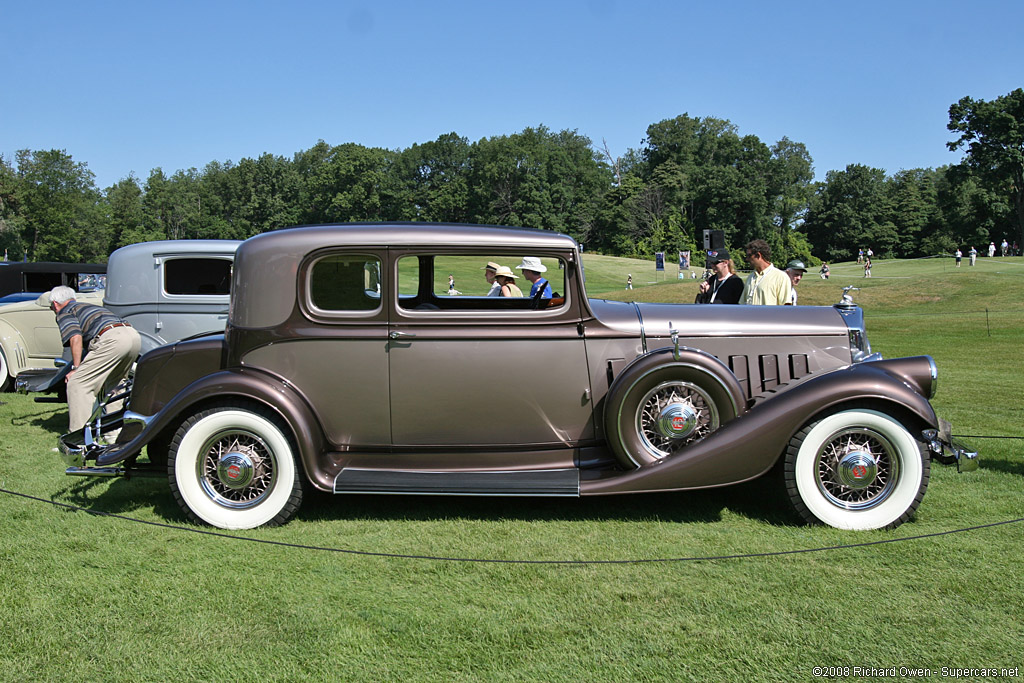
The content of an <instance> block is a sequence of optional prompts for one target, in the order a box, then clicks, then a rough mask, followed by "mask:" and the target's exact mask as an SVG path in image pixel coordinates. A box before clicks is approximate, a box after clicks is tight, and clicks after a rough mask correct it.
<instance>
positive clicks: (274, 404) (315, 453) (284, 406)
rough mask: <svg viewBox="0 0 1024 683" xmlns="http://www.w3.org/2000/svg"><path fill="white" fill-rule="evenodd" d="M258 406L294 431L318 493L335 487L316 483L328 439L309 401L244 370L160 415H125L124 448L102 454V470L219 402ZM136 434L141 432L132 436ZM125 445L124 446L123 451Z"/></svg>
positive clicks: (195, 390)
mask: <svg viewBox="0 0 1024 683" xmlns="http://www.w3.org/2000/svg"><path fill="white" fill-rule="evenodd" d="M232 400H237V401H239V402H240V403H244V402H257V403H260V404H262V405H264V406H266V407H267V408H269V409H270V410H273V411H274V412H275V413H277V414H278V415H279V416H280V417H281V418H282V419H283V420H284V421H285V422H286V423H287V424H288V426H289V427H290V429H291V431H292V435H293V436H294V437H295V442H296V445H297V446H298V448H299V457H300V458H301V459H302V461H303V464H304V465H305V468H306V472H307V473H308V474H309V476H310V477H311V480H312V481H313V483H314V484H315V485H316V486H317V487H318V488H330V486H331V485H332V483H333V482H326V481H325V482H321V481H319V480H318V479H313V477H314V475H315V473H316V472H317V471H319V468H318V467H317V466H316V462H317V458H318V457H319V456H320V455H321V454H322V453H323V452H324V450H325V448H324V443H325V440H324V436H323V431H322V430H321V429H320V424H319V422H318V421H317V419H316V416H315V415H314V414H313V412H312V410H311V409H310V407H309V405H308V404H307V403H306V401H305V399H303V398H302V396H300V395H299V394H298V393H297V392H296V391H295V390H294V389H293V388H292V386H291V385H290V384H288V383H287V382H285V381H283V380H281V379H280V378H277V377H274V376H272V375H269V374H267V373H264V372H260V371H258V370H252V369H248V368H238V369H233V370H223V371H220V372H216V373H213V374H210V375H206V376H204V377H202V378H201V379H198V380H196V381H195V382H193V383H191V384H189V385H188V386H186V387H185V388H184V389H182V390H181V391H180V392H178V394H177V395H175V396H174V398H172V399H171V400H170V401H169V402H168V403H167V404H166V405H165V406H164V407H163V408H162V409H161V410H160V412H158V413H157V414H155V415H140V414H138V413H133V412H131V411H128V412H126V413H125V416H124V423H125V426H124V432H126V433H127V436H128V438H129V439H130V441H127V442H125V435H124V434H122V436H121V437H120V438H119V439H118V441H119V443H118V446H119V447H118V448H117V449H116V450H112V451H109V452H106V453H103V454H101V455H100V456H99V457H98V458H97V459H96V464H97V465H98V466H101V467H103V466H108V465H113V464H116V463H119V462H121V461H123V460H126V459H127V458H128V457H130V456H131V455H134V454H137V453H139V452H140V451H141V450H142V448H143V447H144V446H146V445H147V444H148V443H149V442H150V441H152V440H153V439H154V438H156V437H157V435H159V434H161V433H163V432H165V431H167V430H170V431H173V430H176V429H177V428H178V426H179V425H180V424H181V423H182V422H183V421H184V420H186V419H187V418H188V417H189V416H190V415H192V414H194V413H195V412H198V411H200V410H203V409H204V408H205V407H206V406H208V405H210V404H212V403H214V402H231V401H232ZM132 432H137V433H136V434H134V435H133V434H132ZM121 444H124V445H123V446H121Z"/></svg>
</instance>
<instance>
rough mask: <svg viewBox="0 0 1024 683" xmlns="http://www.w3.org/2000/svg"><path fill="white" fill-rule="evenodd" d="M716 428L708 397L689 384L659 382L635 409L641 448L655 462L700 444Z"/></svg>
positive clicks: (715, 419) (712, 405) (713, 406)
mask: <svg viewBox="0 0 1024 683" xmlns="http://www.w3.org/2000/svg"><path fill="white" fill-rule="evenodd" d="M718 426H719V415H718V409H717V408H716V407H715V403H714V401H713V400H712V399H711V396H709V395H708V393H707V392H706V391H705V390H703V389H702V388H700V387H699V386H697V385H696V384H693V383H691V382H683V381H668V382H662V383H661V384H659V385H657V386H656V387H654V388H653V389H651V390H650V391H648V392H647V394H645V395H644V397H643V398H642V399H641V400H640V403H639V405H638V406H637V412H636V429H637V433H638V434H639V435H640V439H641V442H642V443H643V446H644V448H646V449H647V451H648V452H650V453H651V455H653V456H654V457H655V458H656V459H659V460H660V459H662V458H666V457H668V456H670V455H672V454H673V453H675V452H677V451H679V450H681V449H683V448H685V447H687V446H689V445H690V444H692V443H695V442H697V441H700V440H701V439H703V438H704V437H705V436H707V435H708V434H710V433H711V432H713V431H715V430H716V429H718Z"/></svg>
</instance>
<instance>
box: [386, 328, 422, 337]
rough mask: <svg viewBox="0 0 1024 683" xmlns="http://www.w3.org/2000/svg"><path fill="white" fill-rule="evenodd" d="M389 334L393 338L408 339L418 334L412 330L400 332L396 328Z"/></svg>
mask: <svg viewBox="0 0 1024 683" xmlns="http://www.w3.org/2000/svg"><path fill="white" fill-rule="evenodd" d="M388 336H389V337H391V338H392V339H407V338H409V337H415V336H416V335H415V334H412V333H410V332H399V331H398V330H395V331H394V332H392V333H391V334H389V335H388Z"/></svg>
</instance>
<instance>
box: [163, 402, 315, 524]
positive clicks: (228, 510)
mask: <svg viewBox="0 0 1024 683" xmlns="http://www.w3.org/2000/svg"><path fill="white" fill-rule="evenodd" d="M167 472H168V478H169V480H170V485H171V492H172V493H173V494H174V498H175V500H177V502H178V504H179V505H180V506H181V508H182V509H183V510H184V511H185V513H186V514H187V515H188V516H189V519H191V520H192V521H196V522H205V523H206V524H209V525H211V526H215V527H219V528H221V529H252V528H254V527H258V526H263V525H267V526H277V525H279V524H284V523H285V522H287V521H288V520H289V519H291V517H292V516H293V515H294V514H295V512H296V511H297V510H298V509H299V505H300V503H301V502H302V482H301V472H300V471H299V467H298V465H297V463H296V459H295V449H294V447H293V445H292V441H291V439H290V438H289V437H288V435H287V430H286V428H284V427H283V426H282V424H281V422H280V420H279V419H278V418H277V417H276V416H273V415H272V414H270V413H269V412H268V413H266V414H264V413H263V412H256V411H253V410H249V409H246V408H237V407H233V406H223V407H217V408H212V409H209V410H204V411H202V412H199V413H196V414H195V415H193V416H191V417H190V418H189V419H187V420H186V421H185V422H184V423H183V424H182V425H181V427H179V428H178V431H177V433H176V434H175V435H174V438H173V439H172V440H171V445H170V449H169V453H168V458H167Z"/></svg>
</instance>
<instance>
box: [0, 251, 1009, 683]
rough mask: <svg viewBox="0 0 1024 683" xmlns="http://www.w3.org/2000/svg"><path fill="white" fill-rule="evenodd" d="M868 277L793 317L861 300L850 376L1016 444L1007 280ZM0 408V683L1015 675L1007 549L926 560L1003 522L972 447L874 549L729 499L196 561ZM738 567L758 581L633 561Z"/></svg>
mask: <svg viewBox="0 0 1024 683" xmlns="http://www.w3.org/2000/svg"><path fill="white" fill-rule="evenodd" d="M584 259H585V263H586V266H587V280H588V287H589V290H590V292H591V294H592V295H595V296H603V297H607V298H619V299H623V298H631V299H636V300H643V301H676V302H690V301H692V300H693V296H694V295H695V293H696V282H693V281H685V282H678V281H670V282H668V283H658V284H653V285H650V286H647V282H649V281H654V280H655V278H654V277H653V275H654V269H653V264H651V263H644V262H639V261H623V260H617V259H612V258H610V257H601V256H597V255H586V256H585V257H584ZM965 264H966V259H965ZM513 265H514V264H513ZM642 268H647V269H648V271H647V272H645V271H643V270H642ZM630 272H632V273H633V281H634V286H635V287H636V289H634V290H633V291H632V292H626V291H625V290H624V289H623V288H624V285H625V276H626V274H628V273H630ZM668 272H669V273H671V274H674V272H675V270H674V268H673V269H670V270H669V271H668ZM873 274H874V277H873V278H872V279H870V280H865V279H863V277H860V275H862V272H859V271H858V269H857V266H856V264H835V265H834V267H833V276H832V279H831V280H830V281H828V282H825V281H822V280H820V279H818V278H817V276H816V275H814V274H813V273H812V274H811V277H808V278H806V279H805V280H804V282H802V283H801V284H800V286H799V292H800V300H801V302H802V303H806V304H811V303H815V304H831V303H834V302H835V301H837V300H838V298H839V295H840V292H841V288H842V286H843V285H845V284H854V285H856V286H859V287H862V290H861V291H860V292H855V293H854V294H855V298H856V300H857V301H858V302H859V303H861V304H862V305H863V306H864V309H865V314H866V318H867V324H868V333H869V336H870V339H871V342H872V345H873V347H874V349H875V350H876V351H881V352H882V353H883V355H885V356H886V357H894V356H900V355H916V354H921V353H927V354H930V355H932V356H933V357H935V359H936V361H937V363H938V365H939V392H938V395H937V396H936V398H935V400H934V405H935V406H936V409H937V411H938V412H939V413H940V415H943V416H944V417H947V418H949V419H951V420H952V421H953V425H954V433H957V434H975V435H984V436H1014V437H1022V436H1024V400H1022V398H1021V392H1022V389H1024V366H1022V363H1021V361H1020V356H1021V349H1022V347H1024V297H1022V296H1021V294H1022V292H1024V260H1022V259H992V260H990V259H985V258H982V259H979V260H978V266H977V267H975V268H973V269H971V268H969V267H968V266H966V265H964V267H963V268H960V269H954V268H953V267H952V259H948V263H947V262H945V261H938V260H924V261H900V262H896V261H892V262H889V261H879V262H877V263H876V264H875V267H874V270H873ZM472 275H473V274H472V273H470V272H469V271H467V272H466V273H465V276H464V277H466V278H470V277H471V276H472ZM475 275H476V276H480V273H479V272H478V271H477V272H476V273H475ZM458 277H460V276H457V278H458ZM481 281H482V278H481ZM986 309H987V310H988V314H987V315H986ZM0 402H3V405H0V425H2V427H0V488H3V489H6V490H9V491H14V492H18V493H21V494H25V495H27V496H34V497H36V498H39V499H42V500H41V501H40V500H34V499H29V498H24V497H20V496H15V495H11V494H7V493H0V520H2V521H0V615H2V619H0V644H2V647H0V680H3V681H43V680H68V681H71V680H74V681H80V680H88V681H101V680H111V681H113V680H117V681H121V680H125V679H132V680H140V681H163V680H169V679H173V680H205V681H214V680H216V681H221V680H226V681H250V680H271V681H277V680H280V681H290V680H303V679H307V680H370V681H377V680H379V681H391V680H396V679H405V680H416V681H419V680H428V681H451V680H465V681H475V680H502V681H505V680H517V681H518V680H530V681H580V680H602V681H604V680H607V681H627V680H643V681H655V680H684V681H709V680H711V681H714V680H743V681H748V680H749V681H802V680H812V679H814V675H813V669H814V667H816V666H822V667H875V668H887V667H900V666H904V667H915V668H916V667H925V668H930V669H931V670H932V671H933V672H934V674H933V676H932V678H935V679H938V678H940V671H941V667H958V668H969V667H996V668H998V667H1007V668H1013V667H1020V666H1022V665H1024V662H1022V659H1024V655H1022V654H1021V653H1022V647H1021V644H1022V643H1024V587H1022V586H1024V571H1022V569H1021V543H1022V540H1024V523H1010V524H1001V525H997V526H984V527H983V528H979V529H976V530H971V531H963V532H960V533H952V534H947V533H944V532H950V531H956V530H959V529H963V528H965V527H972V526H981V525H992V524H996V523H999V522H1005V521H1009V520H1016V519H1019V518H1022V517H1024V496H1022V480H1024V443H1022V441H1019V440H1012V439H975V440H974V441H973V443H974V445H976V446H977V447H978V448H979V449H980V451H981V454H982V458H983V459H982V462H981V467H980V469H979V470H978V471H976V472H974V473H970V474H957V472H956V471H955V469H950V468H947V467H943V466H940V465H936V466H935V467H934V468H933V470H932V479H931V484H930V486H929V488H928V492H927V495H926V496H925V498H924V501H923V502H922V504H921V506H920V508H919V510H918V513H917V516H916V518H915V519H914V520H913V521H912V522H910V523H907V524H905V525H903V526H902V527H900V528H899V529H896V530H895V531H877V532H849V531H839V530H836V529H831V528H824V527H807V526H801V525H799V524H798V523H797V522H796V521H795V519H794V517H793V516H792V515H791V514H789V513H787V512H786V510H785V508H784V507H783V506H781V505H780V504H779V503H778V501H777V499H776V498H775V497H774V496H772V495H766V492H765V489H764V486H763V484H762V483H761V482H754V483H751V484H746V485H742V486H735V487H730V488H726V489H720V490H712V491H701V492H693V493H672V494H661V495H649V496H635V497H630V496H619V497H610V498H597V499H581V500H561V499H536V500H525V499H524V500H506V499H472V498H471V499H458V498H443V497H423V498H415V497H412V498H407V497H388V496H351V497H344V498H332V497H329V496H315V497H313V498H312V499H311V500H307V501H306V503H305V504H304V505H303V508H302V510H301V511H300V512H299V514H298V516H297V518H296V519H295V520H293V521H292V522H291V523H289V524H288V525H286V526H284V527H281V528H278V529H258V530H254V531H247V532H231V533H220V532H217V533H216V534H213V533H196V532H197V531H198V532H210V531H212V530H210V529H208V528H206V527H196V526H191V525H189V524H187V523H186V522H185V517H184V515H183V514H182V513H181V512H180V511H179V510H178V508H177V506H176V505H175V503H174V501H173V499H172V498H171V495H170V493H169V491H168V489H167V485H166V482H163V481H160V480H146V479H132V480H122V479H117V480H97V479H74V478H69V477H66V476H65V475H64V474H63V465H62V464H61V462H60V459H59V457H58V456H57V455H56V454H55V453H52V452H51V451H50V449H51V448H52V446H53V445H54V443H55V438H56V436H57V435H58V434H60V433H61V432H62V430H63V429H64V427H66V424H67V422H66V421H67V413H66V410H65V409H63V407H62V406H57V405H52V404H37V403H34V402H32V400H31V398H29V397H24V396H19V395H14V394H2V395H0ZM48 501H53V502H56V503H64V504H69V505H75V506H81V507H84V508H87V509H89V510H94V511H97V512H104V513H110V514H114V515H120V516H123V517H127V518H133V519H137V520H142V521H143V522H148V523H149V524H141V523H138V522H135V521H130V520H128V519H125V518H123V517H109V516H97V515H92V514H88V513H85V512H81V511H75V510H72V509H69V508H64V507H56V506H53V505H51V504H50V503H49V502H48ZM916 536H924V537H923V538H917V539H915V540H908V541H902V542H893V543H877V542H879V541H894V540H898V539H901V538H908V537H916ZM247 539H258V540H260V541H266V542H268V543H255V542H252V541H250V540H247ZM863 543H872V545H866V546H860V547H847V548H841V549H832V550H825V551H821V552H809V553H794V554H785V555H770V553H779V552H786V551H801V550H808V549H816V548H828V547H834V546H842V545H854V544H863ZM297 546H312V547H316V548H320V549H316V550H311V549H305V548H302V547H297ZM326 549H339V550H347V551H354V552H360V553H385V554H391V555H414V556H421V559H404V558H400V557H388V556H379V555H362V554H353V553H342V552H331V551H330V550H326ZM747 554H751V555H758V554H765V555H763V556H755V557H746V558H739V559H718V560H699V559H698V560H693V561H669V562H659V561H654V560H660V559H672V558H707V557H721V556H732V555H747ZM422 556H431V557H455V558H469V559H475V560H493V561H492V562H458V561H445V560H437V559H422ZM512 560H515V561H528V562H548V561H557V560H573V561H576V560H597V561H612V562H618V561H625V562H624V563H621V564H616V563H599V564H544V563H541V564H528V563H519V564H513V563H505V562H503V561H512ZM1019 671H1020V670H1019V669H1018V672H1019ZM832 678H843V676H833V677H832ZM849 678H851V679H852V678H856V676H854V675H853V674H852V672H851V675H850V676H849ZM875 680H885V679H884V678H876V679H875Z"/></svg>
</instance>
